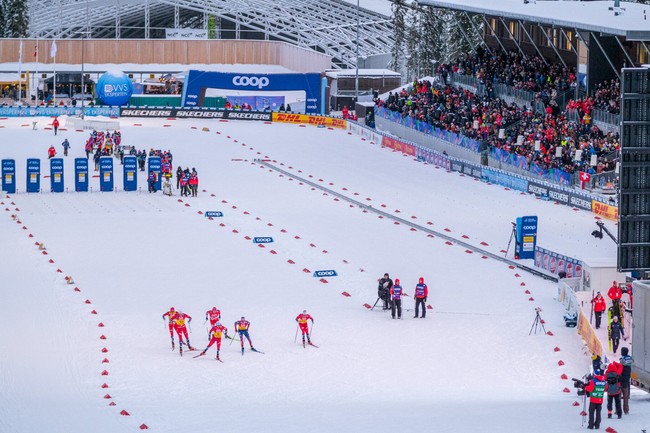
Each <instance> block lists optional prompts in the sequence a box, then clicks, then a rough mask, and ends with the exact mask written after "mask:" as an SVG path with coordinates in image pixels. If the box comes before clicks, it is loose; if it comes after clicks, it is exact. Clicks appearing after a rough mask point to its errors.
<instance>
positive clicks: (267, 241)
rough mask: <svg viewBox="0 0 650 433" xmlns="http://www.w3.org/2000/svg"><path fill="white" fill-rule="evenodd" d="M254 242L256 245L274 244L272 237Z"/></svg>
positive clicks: (254, 239)
mask: <svg viewBox="0 0 650 433" xmlns="http://www.w3.org/2000/svg"><path fill="white" fill-rule="evenodd" d="M253 242H255V243H256V244H270V243H271V242H273V238H272V237H270V236H266V237H261V238H253Z"/></svg>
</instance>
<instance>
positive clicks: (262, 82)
mask: <svg viewBox="0 0 650 433" xmlns="http://www.w3.org/2000/svg"><path fill="white" fill-rule="evenodd" d="M232 83H233V84H234V85H235V86H241V87H257V88H258V89H263V88H265V87H266V86H268V85H269V79H268V78H267V77H246V76H241V75H235V76H234V77H232Z"/></svg>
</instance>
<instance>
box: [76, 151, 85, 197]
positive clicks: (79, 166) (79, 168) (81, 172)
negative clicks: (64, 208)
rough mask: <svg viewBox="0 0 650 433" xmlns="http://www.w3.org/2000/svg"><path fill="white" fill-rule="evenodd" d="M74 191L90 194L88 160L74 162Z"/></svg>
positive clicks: (80, 159) (79, 159)
mask: <svg viewBox="0 0 650 433" xmlns="http://www.w3.org/2000/svg"><path fill="white" fill-rule="evenodd" d="M74 190H75V191H77V192H88V160H87V159H86V158H75V160H74Z"/></svg>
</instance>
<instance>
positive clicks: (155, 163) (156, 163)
mask: <svg viewBox="0 0 650 433" xmlns="http://www.w3.org/2000/svg"><path fill="white" fill-rule="evenodd" d="M148 164H149V170H147V176H149V173H151V172H152V171H153V172H154V173H156V184H155V187H156V191H160V189H161V188H162V159H161V158H160V157H159V156H152V157H150V158H149V160H148Z"/></svg>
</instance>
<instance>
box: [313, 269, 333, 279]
mask: <svg viewBox="0 0 650 433" xmlns="http://www.w3.org/2000/svg"><path fill="white" fill-rule="evenodd" d="M336 276H338V274H337V273H336V271H335V270H333V269H332V270H327V271H315V272H314V277H336Z"/></svg>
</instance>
